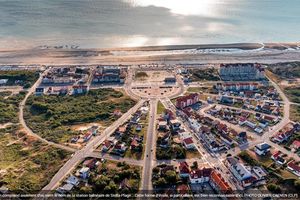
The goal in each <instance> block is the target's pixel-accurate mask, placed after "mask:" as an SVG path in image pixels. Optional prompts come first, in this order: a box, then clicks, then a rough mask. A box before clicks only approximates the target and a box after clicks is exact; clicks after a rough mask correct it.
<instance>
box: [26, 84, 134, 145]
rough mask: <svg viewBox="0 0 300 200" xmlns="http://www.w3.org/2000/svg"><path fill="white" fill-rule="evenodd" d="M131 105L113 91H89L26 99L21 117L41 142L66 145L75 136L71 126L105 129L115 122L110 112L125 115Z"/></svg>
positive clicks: (128, 100) (129, 100)
mask: <svg viewBox="0 0 300 200" xmlns="http://www.w3.org/2000/svg"><path fill="white" fill-rule="evenodd" d="M135 103H136V102H135V101H134V100H132V99H130V98H129V97H128V96H125V95H124V94H123V93H122V92H120V91H115V90H113V89H98V90H91V91H89V93H88V94H86V95H81V96H39V97H37V96H30V97H29V99H28V101H27V105H26V109H25V115H24V117H25V120H26V122H27V124H28V125H29V127H30V128H31V129H32V130H33V131H34V132H35V133H37V134H39V135H41V136H42V137H43V138H45V139H47V140H50V141H53V142H67V141H68V140H69V139H70V138H71V137H73V136H75V135H77V133H76V132H75V131H73V130H71V128H70V126H71V125H75V124H81V123H90V122H100V123H103V124H105V125H109V124H111V123H112V122H113V121H115V120H116V119H117V118H116V117H115V116H113V112H114V110H116V109H120V110H121V112H122V113H125V112H126V111H127V110H129V109H130V108H131V107H133V106H134V105H135Z"/></svg>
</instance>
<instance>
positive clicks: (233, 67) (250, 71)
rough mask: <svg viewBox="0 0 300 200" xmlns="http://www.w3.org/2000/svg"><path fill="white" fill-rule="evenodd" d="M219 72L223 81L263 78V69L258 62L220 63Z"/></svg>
mask: <svg viewBox="0 0 300 200" xmlns="http://www.w3.org/2000/svg"><path fill="white" fill-rule="evenodd" d="M219 74H220V77H221V79H222V80H224V81H251V80H262V79H264V78H265V70H264V68H263V66H262V65H261V64H258V63H235V64H221V65H220V70H219Z"/></svg>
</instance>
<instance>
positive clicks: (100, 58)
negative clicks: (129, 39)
mask: <svg viewBox="0 0 300 200" xmlns="http://www.w3.org/2000/svg"><path fill="white" fill-rule="evenodd" d="M299 60H300V43H264V44H260V43H237V44H208V45H171V46H147V47H132V48H109V49H63V48H50V47H49V48H33V49H19V50H5V49H3V50H0V64H1V65H13V64H17V65H18V64H22V65H31V64H40V65H77V64H85V65H93V64H120V63H122V64H140V63H153V62H156V63H166V64H179V63H181V64H193V63H226V62H260V63H277V62H288V61H299Z"/></svg>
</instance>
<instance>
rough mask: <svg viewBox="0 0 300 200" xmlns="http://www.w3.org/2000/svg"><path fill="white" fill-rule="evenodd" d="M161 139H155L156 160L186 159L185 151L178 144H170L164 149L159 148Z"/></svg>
mask: <svg viewBox="0 0 300 200" xmlns="http://www.w3.org/2000/svg"><path fill="white" fill-rule="evenodd" d="M161 140H162V138H158V139H157V147H156V158H157V159H158V160H164V159H173V158H176V159H184V158H186V153H187V152H186V149H185V148H183V147H182V146H181V145H179V144H175V143H174V144H171V145H169V146H167V147H165V148H163V147H161V146H159V144H161V142H162V141H161Z"/></svg>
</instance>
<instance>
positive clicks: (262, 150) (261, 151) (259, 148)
mask: <svg viewBox="0 0 300 200" xmlns="http://www.w3.org/2000/svg"><path fill="white" fill-rule="evenodd" d="M270 148H271V146H270V145H269V144H267V143H265V142H263V143H260V144H258V145H256V146H255V148H254V151H255V153H256V154H257V155H259V156H262V155H266V154H267V153H268V152H270Z"/></svg>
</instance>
